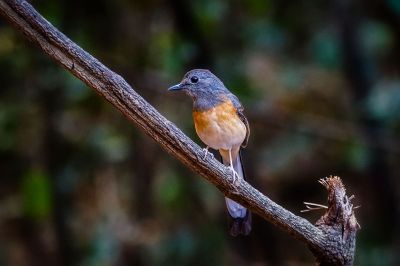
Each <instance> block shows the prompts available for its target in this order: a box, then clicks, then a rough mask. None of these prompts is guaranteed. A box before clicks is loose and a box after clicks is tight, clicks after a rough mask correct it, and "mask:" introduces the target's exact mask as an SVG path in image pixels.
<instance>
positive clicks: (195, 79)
mask: <svg viewBox="0 0 400 266" xmlns="http://www.w3.org/2000/svg"><path fill="white" fill-rule="evenodd" d="M190 81H191V82H192V83H197V82H198V81H199V78H198V77H196V76H193V77H191V78H190Z"/></svg>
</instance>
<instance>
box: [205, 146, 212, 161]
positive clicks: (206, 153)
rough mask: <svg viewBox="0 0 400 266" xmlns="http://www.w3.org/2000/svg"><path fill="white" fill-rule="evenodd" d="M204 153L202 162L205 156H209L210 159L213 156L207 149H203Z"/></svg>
mask: <svg viewBox="0 0 400 266" xmlns="http://www.w3.org/2000/svg"><path fill="white" fill-rule="evenodd" d="M203 151H204V157H203V160H205V159H206V158H207V155H208V154H210V155H211V157H212V158H214V154H212V153H211V152H209V151H208V147H207V148H203Z"/></svg>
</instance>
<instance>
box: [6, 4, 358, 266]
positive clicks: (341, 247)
mask: <svg viewBox="0 0 400 266" xmlns="http://www.w3.org/2000/svg"><path fill="white" fill-rule="evenodd" d="M0 14H1V15H2V16H3V17H5V18H6V19H7V20H8V21H9V22H10V24H11V25H12V26H14V27H15V28H16V29H17V30H18V31H20V32H22V33H23V34H24V35H25V36H26V37H27V38H28V39H29V40H30V41H31V42H33V43H35V44H36V45H38V46H39V47H40V48H41V49H42V50H43V51H44V52H45V53H46V54H47V55H48V56H50V57H51V58H52V59H53V60H54V61H56V62H57V63H58V64H60V65H62V66H63V67H64V68H65V69H66V70H68V71H69V72H71V73H72V74H73V75H75V76H76V77H77V78H79V79H80V80H82V81H83V82H85V83H86V84H87V85H88V86H89V87H91V88H93V89H94V90H95V91H96V92H97V93H98V94H100V95H101V96H102V97H104V98H105V99H106V100H107V101H109V102H110V103H111V104H112V105H114V106H115V107H116V108H117V109H118V110H119V111H121V112H122V113H123V114H124V115H125V116H126V118H127V119H128V120H130V121H131V122H133V123H134V124H136V125H137V126H138V127H139V128H140V129H142V130H143V131H144V132H145V133H146V134H147V135H148V136H150V137H151V138H153V139H154V140H155V141H156V142H158V143H159V144H160V146H161V147H163V148H164V149H165V150H166V151H167V152H168V153H170V154H171V155H173V156H174V157H176V158H177V159H178V160H179V161H181V162H182V163H184V164H185V165H186V166H187V167H188V168H190V169H191V170H192V171H194V172H196V173H198V174H199V175H201V176H202V177H203V178H205V179H206V180H207V181H209V182H210V183H212V184H213V185H215V186H216V187H217V188H218V189H219V190H220V191H221V192H222V193H224V194H225V195H226V196H228V197H230V198H232V199H234V200H236V201H238V202H240V203H241V204H243V205H244V206H246V207H248V208H249V209H250V210H251V211H253V212H255V213H257V214H258V215H260V216H261V217H263V218H264V219H265V220H267V221H269V222H271V223H273V224H274V225H276V226H277V227H279V228H280V229H281V230H284V231H285V232H287V233H289V234H290V235H292V236H293V237H294V238H296V239H298V240H300V241H302V242H303V243H305V244H306V245H307V246H308V247H309V249H310V250H311V251H312V252H313V254H314V255H315V256H316V258H317V261H318V263H319V264H321V265H351V264H352V262H353V258H354V250H355V238H356V237H355V235H356V231H357V228H358V227H357V225H358V224H357V221H356V220H355V216H354V212H353V205H352V204H351V198H349V197H347V196H346V194H345V190H344V186H343V185H342V183H341V181H340V179H338V178H328V179H326V180H325V181H324V182H323V183H324V184H325V186H326V187H327V188H328V193H329V199H330V200H329V201H328V204H329V209H328V212H327V214H325V215H324V216H323V217H322V218H321V219H320V220H319V222H318V223H317V225H316V226H314V225H312V224H311V223H310V222H308V221H307V220H305V219H304V218H301V217H299V216H296V215H295V214H293V213H291V212H290V211H288V210H286V209H284V208H283V207H281V206H280V205H278V204H276V203H275V202H273V201H272V200H271V199H269V198H268V197H267V196H265V195H263V194H262V193H261V192H259V191H258V190H257V189H255V188H254V187H252V186H251V185H250V184H248V183H247V182H245V181H240V184H239V185H238V186H233V184H232V175H231V171H230V170H229V168H227V167H225V166H224V165H222V164H221V163H219V162H218V161H217V160H215V159H213V158H211V157H207V158H203V157H204V152H203V150H202V149H201V148H200V147H199V146H198V145H197V144H196V143H194V142H193V141H192V140H191V139H189V138H188V137H187V136H186V135H185V134H184V133H183V132H182V131H181V130H179V129H178V128H177V127H176V126H175V125H174V124H173V123H171V122H170V121H168V120H167V119H166V118H165V117H163V116H162V115H161V114H160V113H159V112H158V111H157V110H156V109H155V108H154V107H153V106H151V105H150V104H149V103H147V102H146V101H145V100H144V99H143V98H142V97H141V96H140V95H139V94H137V93H136V92H135V91H134V90H133V88H132V87H131V86H129V85H128V83H127V82H126V81H125V80H124V79H123V78H122V77H121V76H119V75H118V74H116V73H114V72H113V71H111V70H110V69H108V68H107V67H106V66H104V65H103V64H101V63H100V62H99V61H98V60H97V59H96V58H94V57H93V56H91V55H90V54H88V53H87V52H85V51H84V50H83V49H82V48H80V47H79V46H78V45H77V44H75V43H74V42H72V41H71V40H70V39H68V38H67V37H66V36H65V35H64V34H63V33H61V32H60V31H58V30H57V29H56V28H55V27H53V26H52V25H51V24H50V23H49V22H48V21H47V20H46V19H44V18H43V17H42V16H41V15H40V14H39V13H38V12H37V11H36V10H35V9H34V8H33V7H32V6H31V5H30V4H29V3H28V2H26V1H23V0H0ZM332 180H336V181H332ZM338 180H339V181H338ZM333 183H335V184H336V185H332V184H333ZM339 183H340V184H341V185H339Z"/></svg>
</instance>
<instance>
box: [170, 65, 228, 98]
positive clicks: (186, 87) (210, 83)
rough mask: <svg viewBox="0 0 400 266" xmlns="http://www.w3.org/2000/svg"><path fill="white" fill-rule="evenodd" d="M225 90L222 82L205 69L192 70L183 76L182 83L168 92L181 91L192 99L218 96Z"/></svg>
mask: <svg viewBox="0 0 400 266" xmlns="http://www.w3.org/2000/svg"><path fill="white" fill-rule="evenodd" d="M224 89H225V86H224V84H223V83H222V81H221V80H220V79H219V78H217V77H216V76H215V75H214V74H213V73H211V72H210V71H209V70H207V69H193V70H190V71H189V72H187V73H186V74H185V76H184V77H183V79H182V81H181V82H180V83H179V84H176V85H174V86H172V87H170V88H169V89H168V90H169V91H177V90H182V91H184V92H185V93H186V94H188V95H190V96H191V97H192V98H193V99H196V98H199V97H202V96H211V95H218V94H219V93H220V92H221V91H223V90H224Z"/></svg>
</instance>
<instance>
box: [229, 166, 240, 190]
mask: <svg viewBox="0 0 400 266" xmlns="http://www.w3.org/2000/svg"><path fill="white" fill-rule="evenodd" d="M230 168H231V171H232V176H233V182H232V183H233V185H234V186H235V187H238V186H239V185H240V176H239V174H238V173H237V172H236V170H235V169H234V168H233V166H232V165H231V166H230Z"/></svg>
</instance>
